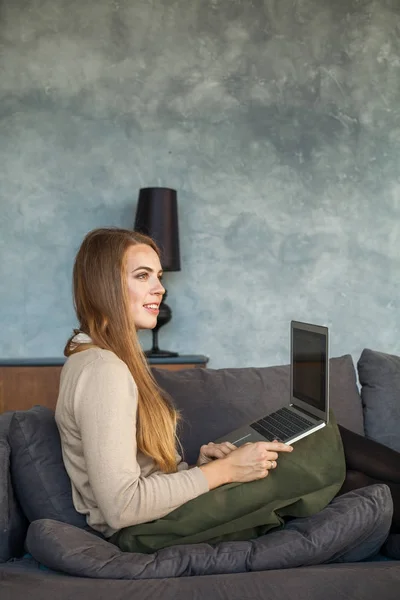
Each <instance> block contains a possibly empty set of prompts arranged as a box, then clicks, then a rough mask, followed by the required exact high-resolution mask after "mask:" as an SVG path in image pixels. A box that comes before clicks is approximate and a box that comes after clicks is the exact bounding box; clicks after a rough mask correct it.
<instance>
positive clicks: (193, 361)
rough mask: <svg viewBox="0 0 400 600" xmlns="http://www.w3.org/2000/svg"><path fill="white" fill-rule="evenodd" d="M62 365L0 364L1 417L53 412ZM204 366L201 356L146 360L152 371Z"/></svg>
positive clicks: (55, 361)
mask: <svg viewBox="0 0 400 600" xmlns="http://www.w3.org/2000/svg"><path fill="white" fill-rule="evenodd" d="M64 362H65V358H41V359H36V360H35V359H15V360H14V359H7V360H0V413H3V412H5V411H7V410H27V409H28V408H31V407H32V406H35V405H36V404H41V405H42V406H48V407H49V408H52V409H54V408H55V405H56V401H57V396H58V387H59V382H60V373H61V369H62V367H63V364H64ZM207 362H208V358H207V357H206V356H201V355H182V356H178V357H176V358H175V357H174V358H156V359H152V358H151V359H149V363H150V365H151V366H152V367H154V368H157V369H168V370H170V371H179V370H182V369H195V368H204V367H206V365H207Z"/></svg>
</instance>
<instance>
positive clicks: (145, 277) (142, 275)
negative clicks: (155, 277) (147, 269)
mask: <svg viewBox="0 0 400 600" xmlns="http://www.w3.org/2000/svg"><path fill="white" fill-rule="evenodd" d="M148 276H149V274H148V273H140V274H139V275H138V276H137V278H138V279H141V280H142V281H145V280H146V279H147V277H148Z"/></svg>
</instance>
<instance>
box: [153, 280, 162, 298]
mask: <svg viewBox="0 0 400 600" xmlns="http://www.w3.org/2000/svg"><path fill="white" fill-rule="evenodd" d="M152 291H153V294H161V295H164V294H165V288H164V286H163V284H162V283H161V281H160V280H158V281H157V283H156V285H155V286H154V288H153V290H152Z"/></svg>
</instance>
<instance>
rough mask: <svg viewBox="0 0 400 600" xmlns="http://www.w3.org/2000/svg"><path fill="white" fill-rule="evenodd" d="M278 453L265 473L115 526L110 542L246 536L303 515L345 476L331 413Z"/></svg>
mask: <svg viewBox="0 0 400 600" xmlns="http://www.w3.org/2000/svg"><path fill="white" fill-rule="evenodd" d="M293 448H294V449H293V452H291V453H290V454H280V456H279V459H278V466H277V468H276V469H275V470H272V471H270V473H269V475H268V477H266V478H265V479H260V480H257V481H252V482H249V483H230V484H227V485H224V486H221V487H219V488H216V489H214V490H211V491H209V492H207V493H206V494H202V495H201V496H198V497H197V498H195V499H194V500H191V501H190V502H187V503H186V504H183V505H182V506H180V507H179V508H177V509H176V510H174V511H173V512H171V513H169V514H168V515H166V516H165V517H163V518H161V519H157V520H156V521H151V522H149V523H142V524H140V525H133V526H132V527H126V528H125V529H121V530H120V531H118V532H117V533H116V534H114V536H112V538H111V539H110V541H111V542H113V543H114V544H116V545H117V546H119V548H120V549H121V550H123V551H125V552H141V553H145V554H150V553H152V552H156V551H157V550H159V549H161V548H165V547H167V546H173V545H176V544H194V543H199V542H208V543H211V544H216V543H218V542H222V541H233V540H249V539H252V538H256V537H258V536H260V535H263V534H265V533H267V532H268V531H270V530H271V529H276V528H279V527H282V526H283V525H284V519H285V518H287V517H307V516H310V515H312V514H315V513H317V512H318V511H320V510H322V509H323V508H324V507H325V506H326V505H327V504H329V502H330V501H331V500H332V499H333V498H334V496H335V495H336V494H337V492H338V491H339V489H340V488H341V486H342V484H343V481H344V478H345V460H344V453H343V447H342V441H341V438H340V434H339V431H338V428H337V425H336V422H335V419H334V417H333V415H332V414H331V416H330V422H329V425H328V426H327V427H324V428H323V429H321V430H319V431H317V432H316V433H314V434H312V435H310V436H308V437H306V438H304V439H302V440H300V441H298V442H296V443H295V444H294V446H293Z"/></svg>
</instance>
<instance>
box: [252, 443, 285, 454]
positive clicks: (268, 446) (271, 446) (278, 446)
mask: <svg viewBox="0 0 400 600" xmlns="http://www.w3.org/2000/svg"><path fill="white" fill-rule="evenodd" d="M256 443H257V444H260V445H262V446H263V447H264V448H265V450H272V451H275V452H292V451H293V446H288V445H287V444H284V443H283V442H256Z"/></svg>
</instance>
